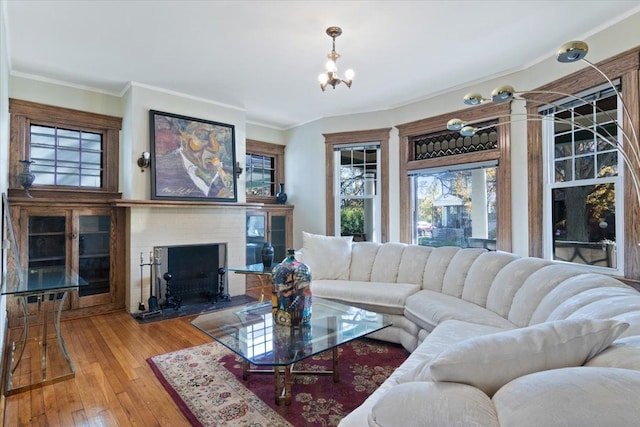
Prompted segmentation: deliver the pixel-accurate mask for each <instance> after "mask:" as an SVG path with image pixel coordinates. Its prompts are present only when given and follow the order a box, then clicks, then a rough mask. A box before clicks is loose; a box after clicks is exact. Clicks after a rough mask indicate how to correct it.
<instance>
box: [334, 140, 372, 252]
mask: <svg viewBox="0 0 640 427" xmlns="http://www.w3.org/2000/svg"><path fill="white" fill-rule="evenodd" d="M359 148H362V149H364V150H365V151H376V163H375V165H376V178H375V190H374V193H373V194H372V195H366V194H363V195H358V196H345V195H344V194H335V201H336V202H337V203H335V205H334V206H335V212H334V219H335V220H334V227H335V230H333V234H336V235H337V234H338V233H339V232H340V229H342V220H340V226H338V221H337V218H339V217H340V215H341V205H342V201H343V200H362V201H363V203H364V201H365V200H372V201H373V202H374V204H375V209H374V211H375V218H374V224H373V225H374V233H373V236H372V235H370V234H367V233H366V227H365V230H363V232H365V233H363V235H364V236H366V240H368V241H372V242H379V241H380V237H381V235H380V221H381V219H382V218H381V208H380V205H381V199H382V197H381V194H380V193H381V192H380V187H381V180H380V179H379V178H378V177H381V176H382V172H381V163H382V162H381V161H380V156H381V152H382V149H381V147H380V144H379V143H378V142H377V141H375V142H373V143H365V144H360V143H359V144H338V145H336V146H334V167H335V171H334V176H335V178H336V181H335V186H334V188H340V184H341V178H342V177H341V170H342V167H343V165H342V162H341V156H342V152H343V151H351V152H353V151H354V150H356V149H359ZM363 164H368V162H367V161H366V160H365V161H364V163H363ZM371 164H373V163H371ZM351 168H352V169H353V164H352V165H351ZM364 179H365V180H366V178H364ZM365 225H366V224H365ZM354 236H355V235H354ZM354 239H355V237H354Z"/></svg>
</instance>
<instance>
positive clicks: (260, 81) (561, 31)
mask: <svg viewBox="0 0 640 427" xmlns="http://www.w3.org/2000/svg"><path fill="white" fill-rule="evenodd" d="M638 11H640V2H638V0H634V1H614V0H608V1H595V0H594V1H575V0H572V1H560V0H555V1H523V0H511V1H506V0H503V1H168V0H165V1H151V0H146V1H137V0H129V1H90V0H84V1H78V0H73V1H62V0H55V1H20V0H8V1H7V2H6V15H5V16H7V19H6V21H7V31H8V38H7V41H8V48H9V49H8V50H9V59H10V67H11V72H12V74H14V75H20V76H29V77H34V76H35V77H37V78H42V79H45V80H51V81H56V82H65V83H68V84H72V85H75V86H80V87H87V88H93V89H97V90H100V91H104V92H107V93H110V94H115V95H122V93H123V92H124V91H125V90H126V88H127V87H128V85H129V84H130V83H131V82H134V83H137V84H141V85H148V86H152V87H156V88H162V89H165V90H169V91H174V92H178V93H182V94H186V95H189V96H194V97H197V98H201V99H206V100H210V101H214V102H216V103H220V104H224V105H228V106H232V107H236V108H240V109H242V110H244V111H246V115H247V120H248V121H249V122H253V123H258V124H264V125H268V126H272V127H275V128H279V129H286V128H289V127H292V126H295V125H299V124H302V123H306V122H309V121H311V120H315V119H318V118H321V117H329V116H336V115H344V114H349V113H359V112H368V111H376V110H385V109H389V108H394V107H398V106H401V105H405V104H408V103H410V102H412V101H416V100H419V99H424V98H428V97H429V96H433V95H435V94H438V93H442V92H444V91H447V90H450V89H453V88H457V87H462V86H465V85H467V84H470V83H473V82H475V81H479V80H483V79H486V78H488V77H496V76H499V75H502V74H506V73H508V72H512V71H516V70H518V69H522V68H526V67H527V66H529V65H531V64H533V63H535V62H538V61H540V60H542V59H545V58H548V57H550V56H552V55H553V54H554V52H555V51H556V50H557V48H558V47H559V46H560V45H561V44H562V43H564V42H566V41H569V40H574V39H583V38H586V37H587V36H588V35H590V34H593V33H594V32H597V31H599V30H601V29H602V28H605V27H607V26H610V25H612V24H614V23H615V22H617V21H619V20H621V19H623V18H625V17H627V16H630V15H631V14H633V13H636V12H638ZM332 25H336V26H340V27H342V29H343V34H342V36H340V37H338V38H337V39H336V51H337V52H338V53H340V54H341V55H342V58H340V59H339V60H338V68H339V70H340V74H341V75H342V74H343V73H344V70H346V69H347V68H353V69H354V70H355V72H356V75H355V78H354V83H353V86H352V87H351V89H348V88H347V87H346V86H345V85H340V86H338V87H337V88H336V89H335V90H333V89H331V88H330V87H329V88H328V89H327V92H325V93H323V92H322V91H321V90H320V87H319V84H318V81H317V76H318V74H319V73H320V72H321V71H323V69H324V63H325V62H326V55H327V54H328V53H329V51H330V50H331V38H330V37H329V36H327V35H326V34H325V29H326V28H327V27H329V26H332ZM174 113H180V112H177V111H176V112H174Z"/></svg>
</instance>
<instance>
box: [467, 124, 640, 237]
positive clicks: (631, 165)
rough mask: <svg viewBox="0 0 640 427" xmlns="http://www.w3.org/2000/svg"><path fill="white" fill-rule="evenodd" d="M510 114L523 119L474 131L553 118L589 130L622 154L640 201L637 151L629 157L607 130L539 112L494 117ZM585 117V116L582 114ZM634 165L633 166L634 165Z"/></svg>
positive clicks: (639, 166)
mask: <svg viewBox="0 0 640 427" xmlns="http://www.w3.org/2000/svg"><path fill="white" fill-rule="evenodd" d="M512 116H521V117H524V118H523V119H520V120H508V121H504V122H499V123H494V124H492V125H486V126H481V127H478V128H473V130H474V133H477V132H480V131H483V130H487V129H491V128H493V127H496V126H503V125H508V124H511V123H519V122H522V121H525V122H527V121H529V120H533V121H540V122H542V121H545V120H553V121H554V122H558V123H566V124H571V125H573V126H576V127H577V128H578V129H581V130H586V131H589V132H591V133H592V134H593V135H594V136H595V137H596V138H600V139H601V140H602V141H604V143H605V144H608V145H610V146H611V147H613V148H615V149H616V151H617V152H619V153H620V155H622V159H623V161H624V163H625V165H626V166H627V168H628V169H629V173H630V174H631V179H632V181H633V186H634V189H635V192H636V196H637V198H638V201H640V176H639V175H638V171H639V170H640V160H638V156H637V152H635V151H634V152H633V154H634V157H633V158H632V157H630V156H629V154H628V153H627V152H626V151H625V149H624V147H621V146H620V145H619V144H614V143H613V142H612V141H611V140H609V139H608V138H607V136H609V137H613V135H611V133H610V132H608V131H607V134H606V135H602V134H601V133H599V132H596V131H595V130H593V129H592V128H590V127H588V126H584V125H581V124H580V123H576V122H574V121H573V120H567V119H560V118H549V117H546V116H542V115H540V114H528V113H514V114H509V115H503V116H497V117H495V118H503V117H512ZM583 117H585V116H583ZM623 136H624V137H625V138H627V139H628V138H629V137H628V136H627V135H626V134H624V133H623ZM634 159H635V160H636V163H635V164H634V162H633V160H634ZM634 166H635V167H634ZM638 245H639V246H640V243H638Z"/></svg>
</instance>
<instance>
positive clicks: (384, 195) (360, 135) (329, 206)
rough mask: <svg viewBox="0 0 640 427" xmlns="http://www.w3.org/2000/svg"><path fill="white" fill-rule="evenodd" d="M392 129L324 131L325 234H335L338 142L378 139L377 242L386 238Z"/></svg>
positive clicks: (381, 241)
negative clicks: (378, 204)
mask: <svg viewBox="0 0 640 427" xmlns="http://www.w3.org/2000/svg"><path fill="white" fill-rule="evenodd" d="M390 131H391V128H381V129H371V130H363V131H350V132H339V133H325V134H323V136H324V142H325V162H326V170H325V176H326V177H325V189H326V190H325V218H326V222H325V233H327V235H334V234H335V229H336V218H335V212H336V208H335V207H336V197H335V195H334V194H335V182H336V181H335V179H336V178H335V158H334V151H335V148H336V146H337V145H345V144H353V145H357V144H363V143H367V142H378V143H379V144H380V158H379V159H378V161H379V162H380V175H381V176H380V182H379V189H380V224H379V227H380V243H385V242H388V241H389V132H390Z"/></svg>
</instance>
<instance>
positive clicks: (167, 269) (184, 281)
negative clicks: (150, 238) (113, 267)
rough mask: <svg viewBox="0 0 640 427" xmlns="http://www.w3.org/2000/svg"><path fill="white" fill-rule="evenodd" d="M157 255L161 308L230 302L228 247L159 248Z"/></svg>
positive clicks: (199, 245) (217, 245)
mask: <svg viewBox="0 0 640 427" xmlns="http://www.w3.org/2000/svg"><path fill="white" fill-rule="evenodd" d="M154 253H155V254H156V256H159V257H160V260H159V265H158V268H157V271H156V272H155V274H154V276H155V280H156V285H157V288H156V289H157V290H158V291H157V292H158V297H159V302H160V305H161V306H163V307H174V308H180V306H181V305H182V304H193V303H200V302H216V301H217V300H218V299H228V298H229V295H228V290H227V275H226V268H227V244H226V243H205V244H193V245H175V246H156V247H155V248H154Z"/></svg>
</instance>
